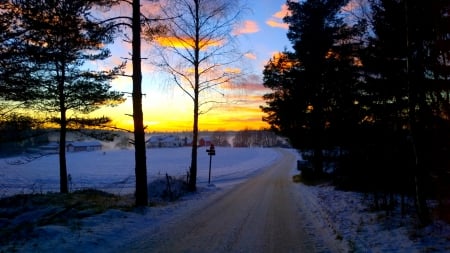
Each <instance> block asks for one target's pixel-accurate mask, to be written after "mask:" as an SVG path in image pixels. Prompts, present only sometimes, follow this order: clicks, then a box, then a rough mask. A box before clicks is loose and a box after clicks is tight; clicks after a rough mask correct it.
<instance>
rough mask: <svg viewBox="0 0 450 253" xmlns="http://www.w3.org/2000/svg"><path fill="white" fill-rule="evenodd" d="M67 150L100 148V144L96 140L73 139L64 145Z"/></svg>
mask: <svg viewBox="0 0 450 253" xmlns="http://www.w3.org/2000/svg"><path fill="white" fill-rule="evenodd" d="M66 150H67V152H79V151H95V150H102V144H101V143H100V142H98V141H74V142H69V143H68V144H67V145H66Z"/></svg>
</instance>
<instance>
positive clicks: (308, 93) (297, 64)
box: [262, 0, 450, 224]
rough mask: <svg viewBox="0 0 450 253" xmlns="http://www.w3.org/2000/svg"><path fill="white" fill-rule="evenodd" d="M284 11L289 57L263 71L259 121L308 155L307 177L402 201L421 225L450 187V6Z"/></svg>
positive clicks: (357, 5) (354, 4)
mask: <svg viewBox="0 0 450 253" xmlns="http://www.w3.org/2000/svg"><path fill="white" fill-rule="evenodd" d="M287 5H288V7H289V11H290V14H289V15H288V16H286V17H285V19H284V21H285V22H286V23H287V24H288V25H289V30H288V33H287V37H288V38H289V40H290V41H291V43H292V48H293V50H292V51H288V50H285V51H284V52H283V53H281V54H280V55H277V56H275V57H273V58H272V59H270V61H269V62H268V63H267V64H266V66H265V69H264V85H265V86H266V87H268V88H270V89H272V92H271V93H269V94H266V95H265V96H264V99H265V101H266V106H263V107H262V110H263V112H265V113H266V116H265V117H264V120H265V121H267V122H268V123H269V124H270V125H271V128H272V130H274V131H276V132H278V133H280V134H281V135H283V136H286V137H287V138H288V139H289V140H290V143H291V144H292V145H293V146H294V147H295V148H297V149H299V150H301V151H303V152H304V153H305V154H306V152H305V151H308V152H307V153H308V154H309V155H308V156H307V158H308V160H309V161H310V163H311V171H310V173H309V175H310V176H311V177H313V178H317V177H323V176H324V175H325V174H328V173H326V172H330V171H328V170H326V168H327V165H328V164H330V163H331V164H332V165H333V166H332V168H334V169H332V170H331V173H332V175H333V176H334V178H335V179H336V182H337V183H338V184H339V185H340V186H341V187H345V188H347V189H358V190H364V191H369V192H372V193H374V196H375V197H374V204H375V206H377V207H380V206H381V204H380V203H382V204H383V205H382V206H383V207H384V208H386V209H389V208H393V205H394V204H395V202H396V199H397V198H396V196H401V197H402V198H401V200H402V203H403V201H404V200H405V196H406V197H408V196H410V197H411V198H410V199H413V202H414V206H415V207H416V210H417V214H418V217H419V218H420V220H421V222H422V223H424V224H426V223H427V222H429V219H430V213H429V209H428V206H427V202H426V201H427V199H429V198H431V197H434V196H436V193H439V195H440V196H444V195H445V186H446V185H447V184H448V183H449V181H448V175H449V173H448V172H449V165H450V159H449V157H450V156H449V155H448V152H449V148H450V131H449V130H450V121H449V109H450V81H449V78H450V59H449V57H450V54H449V53H450V51H449V50H450V25H449V24H450V22H449V21H450V15H449V14H450V1H447V0H442V1H433V2H431V3H425V2H420V1H410V0H399V1H390V0H370V1H351V3H350V1H347V0H340V1H334V0H333V1H331V0H327V1H314V0H307V1H301V2H299V1H287ZM424 17H429V18H424ZM329 154H331V155H329ZM445 177H447V178H445ZM435 179H438V180H435ZM438 182H439V183H438ZM379 193H382V196H383V197H382V198H380V197H379V196H380V194H379ZM447 197H448V196H447Z"/></svg>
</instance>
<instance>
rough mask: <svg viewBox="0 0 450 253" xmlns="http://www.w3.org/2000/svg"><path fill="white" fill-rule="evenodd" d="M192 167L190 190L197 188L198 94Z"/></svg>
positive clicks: (195, 107) (190, 169) (195, 105)
mask: <svg viewBox="0 0 450 253" xmlns="http://www.w3.org/2000/svg"><path fill="white" fill-rule="evenodd" d="M192 135H193V137H192V152H191V167H190V168H189V191H192V192H194V191H196V190H197V149H198V146H197V143H198V96H197V99H196V102H194V125H193V130H192Z"/></svg>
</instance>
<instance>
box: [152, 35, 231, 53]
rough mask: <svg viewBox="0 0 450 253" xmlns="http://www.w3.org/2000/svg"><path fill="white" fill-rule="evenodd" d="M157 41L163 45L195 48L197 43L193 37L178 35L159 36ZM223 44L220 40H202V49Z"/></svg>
mask: <svg viewBox="0 0 450 253" xmlns="http://www.w3.org/2000/svg"><path fill="white" fill-rule="evenodd" d="M155 41H156V42H157V43H158V44H159V45H160V46H163V47H172V48H193V47H194V45H195V43H194V40H193V39H192V38H176V37H157V38H156V39H155ZM221 45H223V41H220V40H207V41H200V45H199V46H200V49H201V50H206V49H207V48H208V47H215V46H221Z"/></svg>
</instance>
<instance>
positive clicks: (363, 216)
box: [0, 147, 450, 252]
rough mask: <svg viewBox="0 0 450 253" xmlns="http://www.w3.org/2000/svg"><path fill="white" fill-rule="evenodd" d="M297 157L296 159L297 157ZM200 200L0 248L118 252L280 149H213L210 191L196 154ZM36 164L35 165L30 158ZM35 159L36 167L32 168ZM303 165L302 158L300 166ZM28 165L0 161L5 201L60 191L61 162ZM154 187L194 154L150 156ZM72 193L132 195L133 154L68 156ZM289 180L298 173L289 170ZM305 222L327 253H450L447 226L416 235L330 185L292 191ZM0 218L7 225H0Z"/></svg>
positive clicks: (81, 224) (49, 230)
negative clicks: (83, 190)
mask: <svg viewBox="0 0 450 253" xmlns="http://www.w3.org/2000/svg"><path fill="white" fill-rule="evenodd" d="M292 152H294V151H292ZM198 154H199V156H198V158H199V159H198V164H199V171H198V189H199V193H198V194H191V195H188V196H185V197H183V198H182V199H181V200H180V201H177V202H174V203H171V204H167V205H162V206H157V207H149V208H145V209H139V210H134V211H130V212H125V211H119V210H108V211H106V212H104V213H102V214H98V215H93V216H91V217H89V218H85V219H83V220H81V221H78V222H74V223H70V225H65V226H64V225H45V226H37V227H36V228H35V232H36V233H34V234H37V235H38V236H37V237H33V238H29V240H27V241H25V242H20V243H11V244H9V245H0V252H4V251H6V252H8V251H11V249H13V250H14V251H16V252H47V251H53V252H114V251H117V247H118V246H119V245H121V244H123V243H126V242H130V241H131V240H132V238H133V237H135V236H138V235H139V234H140V233H142V231H143V229H146V230H147V231H148V229H152V230H153V231H158V230H159V229H160V228H161V227H163V226H164V225H165V224H168V223H174V222H175V221H176V220H177V219H179V218H180V217H182V216H183V215H184V214H185V213H188V212H189V210H193V208H195V207H198V206H199V205H200V204H201V203H205V201H208V199H209V198H210V197H211V196H214V195H215V194H224V193H226V191H227V190H228V189H230V188H232V187H234V186H235V185H236V184H237V183H239V182H241V181H242V180H246V179H248V178H250V177H252V176H253V175H255V174H257V173H258V172H260V171H261V170H262V169H264V168H266V167H267V166H269V165H270V164H272V163H275V162H276V161H277V159H279V157H280V154H279V153H278V152H277V150H276V149H268V148H221V147H216V154H217V155H216V156H213V157H212V177H211V181H212V183H213V185H209V186H208V167H209V156H208V155H207V153H206V148H200V149H199V150H198ZM33 159H34V158H33ZM33 159H32V160H33ZM299 159H300V158H299ZM24 160H30V159H29V158H26V159H24V158H23V157H16V158H8V159H3V160H0V196H8V195H11V194H16V193H30V192H33V193H40V192H47V191H49V190H50V191H57V190H58V187H59V181H58V180H59V173H58V156H57V155H47V156H43V157H38V158H35V159H34V160H33V161H32V162H27V163H23V161H24ZM147 161H148V179H149V182H150V181H151V180H152V179H155V178H157V177H160V176H165V174H166V173H167V174H169V175H171V176H177V177H185V176H186V172H187V170H188V167H189V161H190V149H189V148H162V149H149V150H148V152H147ZM67 164H68V170H69V171H68V172H69V173H70V175H71V177H72V185H71V187H72V189H80V188H87V187H90V188H92V187H94V188H99V189H103V190H105V191H111V192H114V193H117V194H127V193H132V192H133V190H134V188H133V187H134V168H133V164H134V151H132V150H104V151H92V152H78V153H68V154H67ZM292 167H293V169H292V175H294V174H296V173H298V171H296V170H295V164H293V165H292ZM293 185H294V187H295V188H296V192H297V195H295V198H296V199H294V200H293V201H296V202H298V203H299V204H298V206H300V207H301V209H299V212H303V213H304V215H305V216H306V217H308V218H307V220H306V222H305V224H306V225H305V229H307V231H308V233H310V234H311V235H315V238H316V239H315V240H316V242H315V243H316V248H317V249H319V250H322V252H449V251H450V226H449V225H448V224H446V223H444V222H442V221H435V222H434V223H433V224H432V225H430V226H428V227H426V228H423V229H416V224H415V222H414V218H413V217H404V218H401V216H400V215H398V214H396V215H392V216H388V215H386V214H385V213H384V212H374V211H372V210H370V208H369V201H368V200H367V198H368V197H367V196H366V195H364V194H360V193H354V192H342V191H337V190H335V189H334V188H333V187H332V186H330V185H319V186H306V185H304V184H293ZM0 218H2V217H0Z"/></svg>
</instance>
